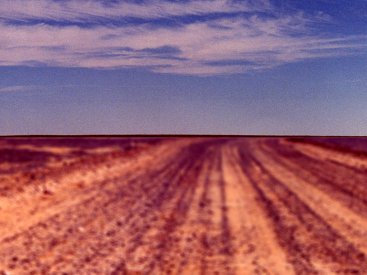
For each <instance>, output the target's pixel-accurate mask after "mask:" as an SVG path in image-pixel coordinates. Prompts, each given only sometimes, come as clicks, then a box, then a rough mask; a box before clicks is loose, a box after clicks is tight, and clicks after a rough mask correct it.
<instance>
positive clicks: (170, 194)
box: [0, 138, 367, 275]
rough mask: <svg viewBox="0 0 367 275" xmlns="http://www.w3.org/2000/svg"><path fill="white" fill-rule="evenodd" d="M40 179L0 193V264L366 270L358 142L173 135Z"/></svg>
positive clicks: (366, 206) (203, 270)
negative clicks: (354, 145)
mask: <svg viewBox="0 0 367 275" xmlns="http://www.w3.org/2000/svg"><path fill="white" fill-rule="evenodd" d="M44 181H45V183H44V184H43V185H41V187H37V188H38V189H34V188H33V189H32V188H31V187H27V188H22V189H21V191H19V192H18V193H17V192H13V193H11V194H10V195H9V196H2V197H0V211H1V212H0V274H1V275H3V274H12V275H13V274H27V275H28V274H115V275H116V274H261V275H262V274H278V275H287V274H305V275H308V274H325V275H329V274H367V157H366V156H365V155H364V154H356V153H355V152H346V151H345V150H337V149H333V148H330V147H327V146H323V145H320V144H313V143H307V142H291V141H288V140H286V139H280V138H279V139H275V138H229V139H219V138H212V139H210V138H191V139H189V138H187V139H184V138H183V139H175V140H167V141H164V142H162V143H160V144H158V145H154V146H150V147H147V149H144V150H140V151H138V152H136V153H135V154H131V156H129V157H127V158H122V157H120V156H119V155H114V157H110V158H105V159H102V160H100V161H99V162H95V163H94V164H93V166H85V165H84V166H80V167H74V169H69V170H64V172H63V173H53V174H52V175H50V176H45V179H44ZM55 182H56V183H55ZM45 190H46V191H45Z"/></svg>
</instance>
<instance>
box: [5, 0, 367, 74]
mask: <svg viewBox="0 0 367 275" xmlns="http://www.w3.org/2000/svg"><path fill="white" fill-rule="evenodd" d="M219 13H220V16H214V15H218V14H219ZM191 15H196V16H199V18H196V19H195V20H193V19H190V16H191ZM124 17H135V18H137V19H138V18H144V19H146V18H150V19H152V18H153V19H154V18H166V19H172V18H176V17H184V18H185V19H186V20H181V21H179V24H176V25H171V24H169V23H161V24H151V23H149V22H145V23H144V24H140V23H139V24H138V23H136V24H134V22H133V23H131V22H130V24H126V25H124V24H123V21H121V22H122V23H121V24H119V25H118V26H116V25H114V24H112V25H110V24H108V22H109V21H108V20H116V18H124ZM0 18H3V23H0V33H1V34H2V38H1V39H0V66H1V65H2V66H4V65H27V66H39V65H48V66H65V67H90V68H124V67H125V68H130V67H139V68H145V69H149V70H152V71H155V72H161V73H175V74H193V75H212V74H228V73H239V72H246V71H254V70H264V69H268V68H272V67H275V66H279V65H281V64H286V63H290V62H296V61H300V60H306V59H312V58H324V57H333V56H341V55H350V54H358V53H365V52H366V49H367V36H365V35H354V36H343V37H336V36H333V35H332V34H327V33H325V32H318V31H317V28H318V26H319V25H320V24H321V23H324V22H325V20H330V18H328V17H327V16H324V15H322V14H320V13H315V14H308V15H306V14H304V13H303V12H301V11H295V12H292V13H286V14H285V13H283V14H281V13H279V11H278V10H277V9H276V8H275V7H274V6H272V5H271V3H270V2H269V1H267V0H263V1H256V2H255V1H219V0H214V1H189V2H167V1H147V2H142V3H140V4H138V3H132V2H125V1H118V2H114V3H110V4H109V5H107V4H106V2H101V1H87V0H82V1H79V0H78V1H76V0H70V1H66V2H64V1H63V2H61V1H51V0H39V1H25V0H12V1H10V0H5V1H4V3H2V5H1V7H0ZM33 19H37V20H41V21H40V22H41V23H40V22H38V23H39V24H34V23H32V22H28V23H26V24H16V23H15V22H12V23H11V22H9V21H8V20H13V21H16V20H23V21H24V20H25V21H27V20H33ZM101 19H103V20H102V21H99V20H101ZM49 20H58V21H60V22H61V23H62V22H63V23H64V24H61V23H60V22H59V23H60V24H51V23H50V22H49ZM106 20H107V22H106ZM0 22H1V21H0ZM78 22H95V23H96V24H94V25H93V26H92V27H88V28H87V27H85V26H82V25H80V24H79V23H78ZM98 22H103V23H98ZM66 23H68V24H66Z"/></svg>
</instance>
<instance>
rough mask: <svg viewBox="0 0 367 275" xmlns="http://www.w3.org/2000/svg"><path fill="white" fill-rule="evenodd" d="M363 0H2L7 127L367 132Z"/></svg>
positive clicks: (0, 108)
mask: <svg viewBox="0 0 367 275" xmlns="http://www.w3.org/2000/svg"><path fill="white" fill-rule="evenodd" d="M366 26H367V1H366V0H353V1H350V0H338V1H331V0H313V1H309V0H307V1H306V0H299V1H292V0H257V1H255V0H243V1H240V0H211V1H209V0H197V1H187V0H186V1H160V0H136V1H132V0H130V1H122V0H0V135H34V134H36V135H44V134H53V135H57V134H63V135H76V134H239V135H367V28H366Z"/></svg>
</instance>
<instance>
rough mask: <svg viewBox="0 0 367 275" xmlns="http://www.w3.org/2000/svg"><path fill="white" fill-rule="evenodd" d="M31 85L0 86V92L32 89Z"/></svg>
mask: <svg viewBox="0 0 367 275" xmlns="http://www.w3.org/2000/svg"><path fill="white" fill-rule="evenodd" d="M33 88H34V87H33V86H7V87H0V93H13V92H25V91H30V90H33Z"/></svg>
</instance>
